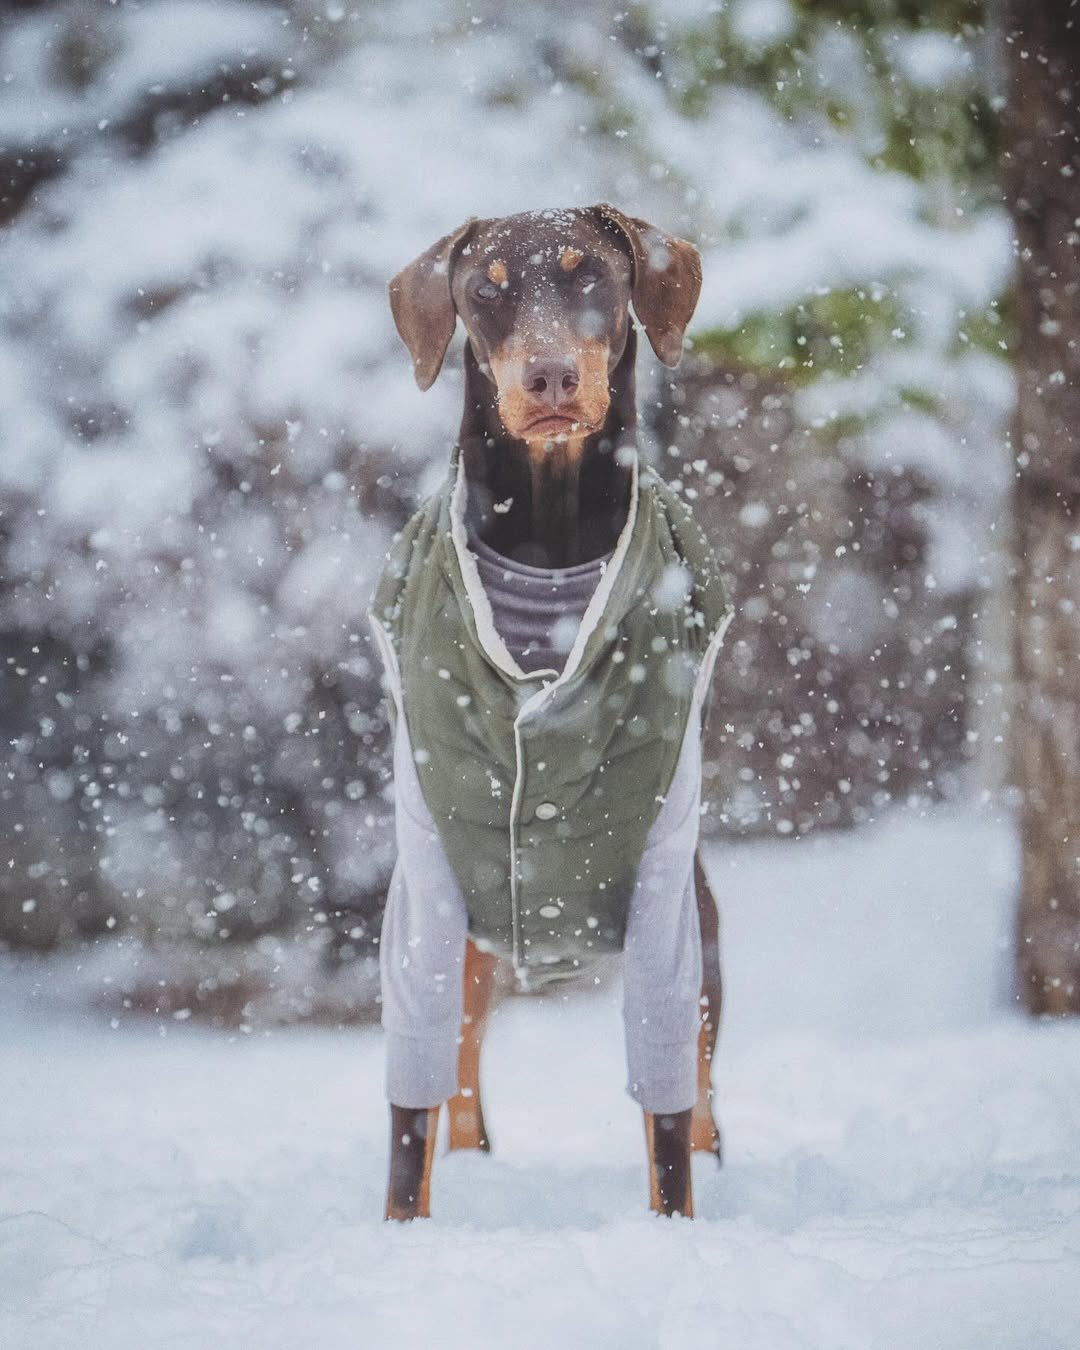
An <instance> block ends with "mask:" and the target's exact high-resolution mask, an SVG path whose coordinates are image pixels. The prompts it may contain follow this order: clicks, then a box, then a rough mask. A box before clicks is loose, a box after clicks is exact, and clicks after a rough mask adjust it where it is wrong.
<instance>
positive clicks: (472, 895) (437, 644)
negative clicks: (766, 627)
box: [371, 455, 731, 983]
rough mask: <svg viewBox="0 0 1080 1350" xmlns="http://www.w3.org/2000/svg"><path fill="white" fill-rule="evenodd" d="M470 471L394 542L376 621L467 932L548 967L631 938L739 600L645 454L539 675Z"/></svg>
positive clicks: (453, 478) (553, 970) (533, 974)
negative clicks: (513, 632)
mask: <svg viewBox="0 0 1080 1350" xmlns="http://www.w3.org/2000/svg"><path fill="white" fill-rule="evenodd" d="M466 491H467V488H466V483H465V476H464V472H463V471H462V470H461V469H460V468H459V464H458V459H457V456H456V455H455V458H454V462H453V464H452V465H451V472H450V476H449V478H448V480H447V482H446V484H445V486H444V487H443V489H442V490H441V491H440V492H438V493H437V494H436V495H435V496H433V497H431V498H430V499H429V500H428V501H427V502H425V504H424V505H423V506H422V507H421V508H420V510H419V511H417V512H416V514H415V515H414V516H413V517H412V518H411V520H409V522H408V524H407V525H406V526H405V528H404V530H403V531H402V532H401V534H400V535H398V536H397V538H396V539H395V541H394V544H393V546H392V548H391V550H390V553H389V554H388V557H387V562H386V567H385V569H384V571H383V575H382V578H381V579H380V581H379V584H378V586H377V588H376V591H375V595H374V598H373V601H372V609H371V618H372V621H373V622H372V626H373V629H374V632H375V634H376V638H377V640H378V645H379V647H380V650H381V652H382V656H383V661H384V664H385V666H386V672H387V679H388V683H389V685H390V689H391V692H392V694H393V698H394V704H395V708H396V712H397V715H398V716H404V718H405V722H406V726H407V729H408V733H409V740H410V743H411V745H412V749H413V755H414V758H415V761H416V768H417V775H418V777H419V780H420V786H421V789H422V791H423V794H424V799H425V801H426V802H427V805H428V807H429V809H430V811H431V814H432V817H433V818H434V820H435V823H436V826H437V828H438V831H439V835H440V839H441V841H442V844H443V847H444V849H445V851H446V855H447V859H448V860H449V863H450V866H451V867H452V869H453V872H454V875H455V877H456V878H457V881H458V883H459V885H460V887H461V890H462V893H463V895H464V897H465V902H466V905H467V907H468V913H469V931H470V933H471V935H472V936H473V937H474V938H475V939H479V940H480V941H481V942H485V941H486V942H487V943H488V944H490V945H491V946H493V947H494V948H495V949H497V950H500V951H502V952H504V953H506V954H508V955H510V956H511V957H512V959H513V962H514V966H515V969H516V971H517V972H518V975H519V978H521V979H522V980H528V979H531V980H532V982H533V983H536V982H539V981H541V980H543V979H544V978H550V977H552V976H556V975H559V974H563V973H567V972H568V971H570V970H572V969H574V968H575V967H576V966H577V965H578V964H579V962H580V958H581V957H582V956H583V955H585V954H587V953H589V952H602V951H612V950H619V949H621V947H622V943H623V936H624V932H625V928H626V918H627V910H628V901H629V897H630V893H631V891H632V888H633V885H634V881H635V879H636V876H637V870H638V864H639V862H640V860H641V855H642V853H643V851H644V847H645V842H646V839H647V837H648V834H649V830H650V828H651V827H652V824H653V822H654V821H655V819H656V816H657V814H658V812H659V810H660V806H661V804H662V802H663V800H664V796H665V794H666V792H667V790H668V787H669V785H670V783H671V779H672V776H673V774H674V772H675V765H676V762H677V760H678V756H679V751H680V749H681V747H682V741H683V734H684V732H685V730H686V723H687V718H688V716H689V714H690V710H691V707H692V705H693V703H694V699H695V694H698V695H700V694H702V693H703V692H704V690H705V688H706V687H707V683H708V681H709V678H710V676H711V672H712V666H713V661H714V659H715V654H716V650H717V648H718V646H719V642H720V639H721V638H722V635H723V631H724V629H725V628H726V626H727V622H728V620H729V618H730V617H731V606H730V604H729V603H728V600H727V597H726V595H725V593H724V588H723V585H722V583H721V580H720V576H719V570H718V567H717V564H716V560H715V558H714V557H713V554H712V552H711V550H710V548H709V545H708V542H707V541H706V539H705V535H704V533H703V531H702V530H701V528H700V526H699V525H698V524H697V523H696V522H695V521H694V519H693V517H692V515H691V513H690V510H689V508H688V507H687V506H686V504H685V503H684V502H683V500H682V499H681V498H680V497H678V496H677V495H676V494H675V493H674V492H673V491H672V490H671V489H670V488H669V487H667V485H666V484H665V483H664V482H663V481H662V480H661V479H660V478H659V477H658V476H657V474H655V473H654V472H653V471H652V470H651V469H648V468H642V469H641V470H640V471H639V470H638V469H637V468H636V467H635V472H634V485H633V492H632V497H631V509H630V513H629V516H628V518H627V522H626V525H625V526H624V528H623V530H622V533H621V534H620V537H619V540H618V543H617V545H616V549H615V552H614V554H613V556H612V558H611V560H610V562H609V563H608V565H607V567H606V568H605V571H604V575H603V577H602V578H601V580H600V583H599V585H598V587H597V590H596V593H595V594H594V596H593V598H592V601H591V602H590V604H589V607H588V609H587V610H586V613H585V617H584V619H583V620H582V623H581V628H580V631H579V632H578V635H577V639H576V641H575V643H574V646H573V648H572V649H571V651H570V653H569V655H568V657H567V661H566V665H565V667H564V669H563V670H562V672H561V673H556V672H540V673H534V674H532V675H528V674H525V673H524V672H523V671H522V670H521V669H520V668H519V667H518V665H517V663H516V662H515V660H514V659H513V657H512V656H511V654H510V653H509V652H508V651H507V649H506V646H505V644H504V643H503V642H502V640H501V638H500V637H499V635H498V633H497V632H496V631H495V627H494V624H493V622H492V618H491V609H490V606H489V605H488V602H487V598H486V596H485V594H484V591H483V587H482V585H481V583H480V578H479V574H478V572H477V569H476V563H475V559H474V558H473V556H472V554H471V553H470V552H469V551H468V548H467V546H466V536H465V526H464V503H465V493H466Z"/></svg>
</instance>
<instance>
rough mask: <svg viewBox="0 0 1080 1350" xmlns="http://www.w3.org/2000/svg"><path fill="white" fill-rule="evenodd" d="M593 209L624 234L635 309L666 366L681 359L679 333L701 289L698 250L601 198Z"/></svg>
mask: <svg viewBox="0 0 1080 1350" xmlns="http://www.w3.org/2000/svg"><path fill="white" fill-rule="evenodd" d="M592 210H593V211H594V212H595V213H596V214H597V215H598V216H599V217H600V219H601V220H603V221H606V222H607V223H608V224H609V225H611V226H613V227H614V229H615V230H616V231H617V233H619V234H620V235H622V237H623V238H624V239H625V240H626V242H627V243H628V244H629V245H630V253H631V256H632V258H633V260H634V289H633V293H632V295H631V299H632V300H633V302H634V313H635V314H636V315H637V316H638V319H639V320H640V322H641V326H642V327H643V328H644V329H645V332H646V333H647V334H648V338H649V341H650V342H651V343H652V349H653V351H654V352H655V353H656V354H657V356H658V357H659V358H660V360H661V361H663V363H664V365H665V366H677V365H678V364H679V361H680V360H681V358H682V345H683V335H684V334H685V332H686V326H687V324H688V323H689V322H690V319H691V316H692V315H693V313H694V308H695V306H696V305H697V302H698V295H699V294H700V293H701V254H700V253H698V251H697V249H696V248H695V247H694V246H693V244H688V243H687V242H686V240H685V239H676V238H675V236H674V235H671V234H665V232H664V231H663V230H658V229H657V228H656V226H655V225H650V224H649V222H648V221H647V220H639V219H638V217H637V216H627V215H624V214H623V213H622V211H619V210H618V209H617V208H616V207H614V206H608V204H607V203H606V202H601V203H600V205H599V206H594V207H593V208H592Z"/></svg>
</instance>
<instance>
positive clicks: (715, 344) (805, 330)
mask: <svg viewBox="0 0 1080 1350" xmlns="http://www.w3.org/2000/svg"><path fill="white" fill-rule="evenodd" d="M906 333H907V327H906V324H905V319H904V312H903V308H902V306H901V304H900V301H899V299H898V298H897V296H896V294H895V293H894V292H893V291H890V290H887V289H886V288H885V287H864V286H855V287H851V288H850V289H847V290H830V291H825V292H822V293H821V294H818V295H814V296H811V297H808V298H807V299H806V300H803V301H801V302H800V303H799V304H796V305H792V306H791V307H790V308H789V309H786V310H782V311H779V312H772V313H756V314H753V315H750V316H749V317H748V318H747V320H746V322H745V323H743V324H741V325H740V326H739V327H738V328H735V329H719V328H713V329H709V330H707V331H706V332H703V333H697V334H695V335H694V340H693V341H694V351H695V352H697V353H699V354H700V355H702V356H705V357H708V358H709V359H710V360H711V361H713V362H714V363H715V364H716V365H720V366H724V367H727V368H730V369H757V370H763V369H772V370H777V371H783V372H785V373H786V375H787V378H789V379H790V380H791V381H792V382H793V383H796V384H809V383H810V382H812V381H814V380H817V379H820V378H821V377H822V376H823V375H826V374H832V375H850V374H853V373H854V372H855V371H857V370H860V369H861V368H862V367H863V366H864V365H865V364H866V363H867V361H869V360H870V359H871V358H872V356H873V354H874V352H875V351H877V350H880V349H881V348H883V347H884V346H886V345H887V344H891V345H895V344H896V343H897V342H902V341H904V340H905V339H906Z"/></svg>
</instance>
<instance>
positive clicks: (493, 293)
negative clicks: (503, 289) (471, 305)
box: [473, 281, 499, 300]
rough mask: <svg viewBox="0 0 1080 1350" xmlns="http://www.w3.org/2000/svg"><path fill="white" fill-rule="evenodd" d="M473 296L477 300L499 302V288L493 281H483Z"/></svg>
mask: <svg viewBox="0 0 1080 1350" xmlns="http://www.w3.org/2000/svg"><path fill="white" fill-rule="evenodd" d="M473 294H474V295H475V296H476V298H477V300H498V298H499V288H498V286H496V285H495V283H494V282H493V281H482V282H481V283H480V285H479V286H477V287H476V289H475V290H474V291H473Z"/></svg>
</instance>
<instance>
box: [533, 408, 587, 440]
mask: <svg viewBox="0 0 1080 1350" xmlns="http://www.w3.org/2000/svg"><path fill="white" fill-rule="evenodd" d="M591 430H592V427H591V426H590V424H589V423H588V422H586V421H584V420H583V419H582V418H580V417H573V416H571V415H570V414H568V413H541V415H540V416H539V417H534V418H533V419H532V421H530V422H526V424H525V426H524V428H523V431H522V437H523V439H526V438H527V439H529V440H533V439H535V438H537V437H540V436H578V435H584V434H586V433H587V432H589V431H591Z"/></svg>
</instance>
